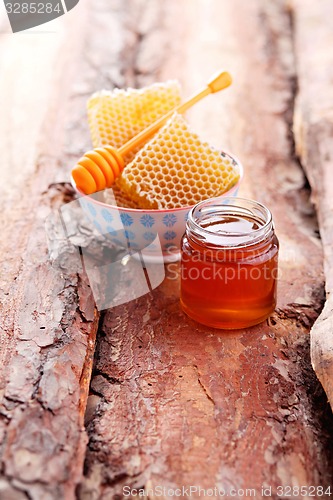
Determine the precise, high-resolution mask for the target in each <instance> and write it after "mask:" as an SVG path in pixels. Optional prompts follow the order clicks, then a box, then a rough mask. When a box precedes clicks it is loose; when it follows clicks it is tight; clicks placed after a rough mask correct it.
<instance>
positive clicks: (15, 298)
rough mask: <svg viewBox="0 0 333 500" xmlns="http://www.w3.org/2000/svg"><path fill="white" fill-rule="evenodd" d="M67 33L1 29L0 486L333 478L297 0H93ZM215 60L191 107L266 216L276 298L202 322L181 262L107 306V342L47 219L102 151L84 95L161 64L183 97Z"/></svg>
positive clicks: (66, 493) (155, 73)
mask: <svg viewBox="0 0 333 500" xmlns="http://www.w3.org/2000/svg"><path fill="white" fill-rule="evenodd" d="M308 8H309V5H308V4H307V9H308ZM306 15H307V14H306V12H305V14H304V16H306ZM305 22H306V19H303V18H301V17H299V21H298V23H299V27H298V28H297V29H298V35H297V36H299V37H300V38H299V40H303V38H301V35H300V33H301V32H300V26H303V23H305ZM304 26H305V25H304ZM54 28H55V34H50V36H51V38H50V39H48V38H46V39H44V38H42V39H41V38H40V37H42V36H44V37H45V36H47V35H35V36H36V37H39V38H35V39H33V38H32V35H30V39H29V35H21V36H25V38H24V43H25V44H26V45H25V49H24V51H22V50H21V46H22V39H21V42H20V43H19V42H17V41H16V42H15V41H11V39H10V38H8V37H6V38H2V39H1V40H0V50H1V52H0V54H1V55H0V68H1V70H3V71H5V72H6V74H7V75H8V79H7V80H5V79H4V80H1V83H0V87H1V92H0V96H1V97H0V99H1V104H2V109H3V110H4V113H3V116H5V117H6V120H7V121H6V120H5V121H1V124H0V131H1V134H0V150H1V152H2V154H3V158H4V159H5V161H4V162H3V163H2V167H1V173H2V178H3V179H4V190H3V196H2V197H1V199H0V208H1V211H0V217H1V224H2V234H1V243H2V245H1V250H0V293H1V306H0V310H1V329H0V340H1V346H2V349H1V351H0V397H1V400H0V464H1V465H0V473H1V475H0V498H1V499H2V498H4V499H5V500H12V499H13V500H21V499H27V498H29V499H33V500H41V499H42V500H49V499H50V500H51V499H52V500H53V499H58V498H61V499H62V498H64V499H65V500H71V499H73V498H80V499H85V500H94V499H96V500H97V499H98V500H99V499H101V498H103V499H105V500H108V499H111V498H117V497H116V495H121V494H122V488H123V486H124V485H129V486H131V487H142V486H147V487H154V486H156V485H162V486H183V485H184V486H186V485H190V484H194V485H198V486H201V487H214V486H217V487H220V488H225V489H226V490H228V489H229V488H230V487H235V488H255V489H256V493H257V494H256V498H261V497H262V496H261V487H262V485H267V486H268V485H272V486H273V488H276V486H277V485H279V484H280V485H297V484H299V485H309V484H313V485H319V484H321V485H324V486H327V485H329V484H330V483H332V471H331V468H330V464H331V463H332V459H333V452H332V416H331V413H330V411H329V410H330V409H329V405H328V404H327V401H326V396H325V394H324V393H323V391H322V389H321V386H320V384H319V383H318V380H317V379H316V377H315V374H314V372H313V371H312V369H311V364H310V352H309V330H310V328H311V326H312V324H313V322H314V321H315V320H316V318H317V316H318V315H319V313H320V311H321V309H322V305H323V299H324V273H323V252H322V244H321V241H320V239H319V238H318V232H317V231H318V227H317V221H316V214H315V212H314V210H313V206H312V205H311V203H310V201H309V190H308V188H307V186H306V181H305V177H304V173H303V170H302V168H301V167H302V166H301V165H300V164H299V162H298V160H297V158H296V155H295V150H294V143H293V137H292V133H291V129H292V126H293V110H294V100H295V94H296V82H297V78H298V74H297V65H296V62H297V61H296V60H295V57H294V52H293V51H294V48H295V46H294V41H295V40H294V32H293V24H292V16H291V11H290V10H289V9H288V8H287V7H286V5H285V3H284V2H283V1H282V0H277V1H275V2H266V1H264V0H253V1H251V2H246V3H245V2H242V1H241V0H235V1H234V2H228V0H212V1H210V2H206V1H205V2H203V1H200V0H180V1H178V0H172V1H170V2H167V3H166V2H163V1H162V0H154V2H153V1H149V2H147V1H144V0H126V1H125V2H124V1H123V0H94V2H92V0H86V1H85V2H80V4H79V6H78V7H76V8H75V9H73V11H71V13H69V14H68V15H67V16H65V17H63V18H60V19H59V20H57V23H56V24H55V25H54ZM304 29H307V28H305V27H304ZM305 37H306V35H304V39H305ZM13 40H14V39H13ZM29 40H30V41H29ZM40 42H43V43H44V45H40ZM300 43H301V42H300ZM302 43H303V42H302ZM45 44H46V45H45ZM29 50H30V51H35V52H34V53H35V59H34V64H35V66H33V69H32V68H31V65H29V62H28V61H27V60H26V59H27V58H28V54H29ZM297 57H298V56H297ZM219 67H224V68H225V69H228V70H230V71H231V72H232V73H233V75H234V85H233V87H232V89H229V90H228V91H225V92H223V93H221V94H220V95H218V96H214V98H210V99H207V100H206V101H205V103H204V105H202V104H200V105H198V107H197V108H196V109H195V110H193V112H191V113H189V119H190V121H191V123H192V125H193V127H194V128H195V129H196V130H197V131H198V132H199V133H201V134H202V135H203V137H204V138H207V139H209V140H210V141H212V142H213V143H214V144H215V145H216V146H217V147H220V148H224V147H225V148H229V149H230V150H232V152H234V153H235V154H236V155H238V156H239V157H240V159H241V160H242V162H243V164H244V167H245V173H246V180H245V182H244V184H243V187H242V191H241V193H240V194H241V195H243V196H251V197H253V198H257V199H259V200H260V201H262V202H264V203H266V204H267V205H268V206H269V207H270V208H271V210H272V212H273V216H274V219H275V221H276V227H277V233H278V236H279V238H280V242H281V250H280V268H281V275H280V287H279V303H278V308H277V311H276V313H275V314H274V315H273V316H272V318H270V320H269V321H268V322H266V323H263V324H262V325H260V326H258V327H256V328H252V329H248V330H244V331H240V332H220V331H217V330H212V329H209V328H205V327H201V326H200V325H198V324H196V323H194V322H192V321H190V320H189V319H188V318H187V317H186V316H185V315H184V314H183V313H182V312H181V310H180V308H179V277H178V273H179V270H178V266H177V265H176V264H170V265H169V266H168V269H167V279H166V280H165V282H164V283H163V285H162V286H161V287H159V288H158V289H156V290H154V291H153V292H152V293H151V294H149V295H148V296H145V297H141V298H140V299H138V300H136V301H133V302H131V303H129V304H126V305H124V306H119V307H117V308H114V309H112V310H110V311H107V312H106V313H105V314H103V315H102V317H101V319H100V330H99V332H98V335H97V340H96V332H97V327H98V321H99V315H98V313H97V312H96V310H95V308H94V302H93V298H92V296H91V292H90V288H89V284H88V283H87V280H86V278H85V276H84V275H82V274H80V273H78V265H79V263H80V262H79V261H78V259H77V253H76V252H75V251H74V250H73V249H72V250H73V251H72V253H69V254H68V255H67V253H65V252H63V254H62V253H61V252H62V250H63V242H62V239H61V238H62V236H61V234H60V235H59V241H57V242H56V243H55V246H54V248H53V251H54V253H55V254H56V253H57V252H59V251H60V255H59V258H58V259H56V260H55V262H54V263H53V265H51V262H50V261H49V258H48V253H47V247H46V238H45V228H44V222H45V219H46V218H47V216H48V215H49V213H50V211H51V210H52V209H53V210H54V211H55V213H56V211H57V209H58V207H59V206H60V205H61V204H63V203H64V202H68V201H70V200H71V199H72V192H71V190H70V187H69V186H68V184H66V181H68V176H69V174H68V172H69V166H70V165H71V164H72V163H73V162H74V161H75V159H77V158H78V157H79V155H80V154H81V153H83V152H84V151H85V150H86V149H87V148H88V147H89V146H90V140H89V134H88V126H87V120H86V112H85V103H86V99H87V97H88V96H89V95H90V94H91V93H92V92H93V91H95V90H98V89H101V88H113V87H114V86H119V87H125V86H137V87H140V86H142V85H145V84H147V83H151V82H153V81H157V80H163V79H166V78H179V79H180V80H181V81H182V83H183V86H184V95H188V94H190V93H191V92H193V91H195V90H196V89H197V88H198V87H200V86H201V85H202V84H203V83H204V82H205V81H206V79H207V77H209V76H210V75H211V73H212V72H214V71H215V70H216V69H217V68H219ZM17 68H20V71H18V70H17ZM22 68H23V69H22ZM305 74H306V73H305V71H303V73H302V75H303V77H304V78H305V76H304V75H305ZM189 75H191V78H189ZM303 77H302V78H303ZM14 80H15V85H14V84H12V82H13V81H14ZM19 80H20V82H19ZM304 81H305V80H304ZM8 82H10V83H8ZM36 82H37V83H36ZM19 83H22V85H20V84H19ZM300 83H301V80H300ZM300 88H301V87H300ZM303 95H304V91H303ZM304 99H305V97H304ZM20 109H26V110H27V114H26V115H24V116H23V117H22V114H20V113H19V111H20ZM300 109H303V108H300ZM15 117H20V119H18V118H15ZM9 118H10V120H9ZM8 120H9V121H8ZM30 120H31V121H32V122H33V123H32V125H31V126H30ZM302 121H303V122H304V121H305V118H304V117H302ZM319 130H320V129H319V128H318V129H317V133H318V141H319V137H320V136H319V134H320V132H319ZM21 136H22V137H23V136H24V137H23V138H22V141H21V142H20V137H21ZM325 137H326V136H325ZM18 143H19V144H20V145H21V147H18V146H17V144H18ZM303 143H304V144H305V143H306V142H305V141H303ZM311 147H313V146H311ZM305 163H306V162H304V164H305ZM4 165H7V170H6V172H5V171H4ZM305 166H306V167H307V173H308V172H309V174H308V175H309V179H310V182H311V183H313V185H314V191H315V186H316V183H315V179H314V181H313V182H312V180H311V175H310V167H309V166H307V165H305ZM321 189H322V188H321ZM325 199H327V200H328V197H327V196H326V195H325ZM318 207H319V204H318ZM323 207H324V208H325V207H326V205H325V206H324V205H323ZM321 210H322V212H321V213H324V212H323V208H322V209H321ZM321 221H322V219H321V218H319V222H320V224H321ZM49 222H50V225H51V226H52V224H53V223H52V221H49ZM323 227H324V226H321V230H322V228H323ZM55 230H56V229H55ZM329 234H330V233H329V232H327V234H326V236H324V237H325V238H329ZM88 239H89V238H88ZM328 241H329V240H328V239H326V240H325V243H326V242H328ZM96 245H97V247H98V244H96ZM100 250H101V249H100ZM324 250H325V259H326V262H328V260H327V255H328V254H327V248H326V247H325V248H324ZM101 251H102V250H101ZM66 256H67V257H66ZM96 342H97V348H96V352H95V359H94V371H93V376H92V379H91V370H92V364H93V355H94V351H95V345H96ZM319 373H320V372H319ZM325 373H327V372H325ZM90 379H91V384H90V392H89V383H90ZM323 380H324V378H323ZM324 382H325V380H324ZM83 417H85V424H86V430H85V429H84V427H83ZM84 459H85V468H84V470H83V462H84ZM271 498H277V495H276V492H275V493H274V492H273V494H272V497H271Z"/></svg>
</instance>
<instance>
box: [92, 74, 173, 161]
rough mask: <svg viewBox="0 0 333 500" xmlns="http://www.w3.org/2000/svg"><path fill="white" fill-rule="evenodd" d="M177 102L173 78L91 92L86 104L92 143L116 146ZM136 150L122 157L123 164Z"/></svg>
mask: <svg viewBox="0 0 333 500" xmlns="http://www.w3.org/2000/svg"><path fill="white" fill-rule="evenodd" d="M180 101H181V99H180V85H179V83H178V82H177V81H175V80H169V81H167V82H165V83H154V84H153V85H150V86H148V87H144V88H142V89H140V90H137V89H131V88H130V89H127V90H122V89H115V90H113V91H112V92H110V91H106V90H102V91H101V92H97V93H95V94H93V95H92V96H91V98H90V99H89V101H88V103H87V108H88V121H89V127H90V133H91V137H92V143H93V146H94V147H95V148H96V147H100V146H103V145H107V144H109V145H111V146H113V147H115V148H117V149H118V148H119V147H120V146H122V145H123V144H125V143H126V142H127V141H129V140H130V139H131V138H132V137H134V136H135V135H136V134H138V133H139V132H140V131H141V130H143V129H144V128H146V127H147V126H148V125H150V124H151V123H153V122H154V121H156V120H157V119H158V118H159V117H160V116H163V115H165V114H166V113H167V112H168V111H170V110H171V109H173V108H174V107H176V106H178V105H179V104H180ZM140 147H142V146H140ZM140 147H139V148H137V150H136V151H138V150H139V149H140ZM136 151H134V152H131V153H130V154H129V155H127V156H126V157H125V158H124V160H125V164H126V163H128V162H129V161H130V160H132V159H133V157H134V155H135V153H136Z"/></svg>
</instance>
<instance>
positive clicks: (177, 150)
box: [119, 113, 239, 209]
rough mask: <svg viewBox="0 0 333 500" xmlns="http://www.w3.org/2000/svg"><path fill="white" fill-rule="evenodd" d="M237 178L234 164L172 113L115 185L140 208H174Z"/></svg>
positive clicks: (224, 187) (226, 186)
mask: <svg viewBox="0 0 333 500" xmlns="http://www.w3.org/2000/svg"><path fill="white" fill-rule="evenodd" d="M238 178H239V171H238V168H237V165H236V164H234V163H232V160H231V159H230V158H229V157H228V156H226V155H221V153H220V152H219V151H217V150H215V149H213V148H211V147H210V146H209V144H207V143H204V142H201V141H200V139H199V137H198V136H197V135H196V134H195V133H193V132H191V131H190V129H189V128H188V125H187V123H186V122H185V120H184V118H183V117H182V116H181V115H179V114H177V113H175V114H174V115H173V116H172V118H170V120H169V121H168V122H167V123H166V124H165V125H164V127H162V128H161V129H160V131H159V132H158V133H157V134H156V135H155V136H154V137H153V139H151V140H150V141H149V142H147V144H146V145H145V146H144V147H143V148H142V149H141V150H140V151H139V153H138V154H137V155H136V157H135V158H134V160H133V161H132V162H131V163H129V164H128V165H127V167H125V169H124V171H123V173H122V175H121V176H120V177H119V186H120V188H121V190H122V191H123V192H125V193H126V194H127V195H128V196H129V197H130V198H131V199H132V200H133V201H135V202H137V203H138V205H139V207H140V208H146V209H153V208H158V209H163V208H178V207H183V206H189V205H194V204H195V203H198V202H199V201H201V200H204V199H207V198H211V197H214V196H219V195H221V194H223V193H224V192H225V191H227V190H228V189H230V188H231V187H232V186H233V185H234V184H235V183H236V182H237V180H238Z"/></svg>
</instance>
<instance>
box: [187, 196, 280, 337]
mask: <svg viewBox="0 0 333 500" xmlns="http://www.w3.org/2000/svg"><path fill="white" fill-rule="evenodd" d="M278 250H279V243H278V239H277V237H276V235H275V232H274V226H273V221H272V215H271V213H270V211H269V210H268V209H267V208H266V207H265V206H264V205H262V204H261V203H258V202H256V201H253V200H246V199H243V198H215V199H210V200H206V201H202V202H200V203H198V204H197V205H195V207H193V209H192V210H191V211H190V213H189V216H188V220H187V223H186V232H185V234H184V236H183V239H182V258H181V296H180V297H181V298H180V300H181V306H182V309H183V310H184V311H185V313H186V314H188V316H190V317H191V318H192V319H194V320H196V321H198V322H199V323H203V324H205V325H208V326H211V327H214V328H224V329H236V328H246V327H249V326H252V325H255V324H257V323H260V322H261V321H263V320H265V319H266V318H267V317H268V316H269V315H270V314H271V313H272V312H273V311H274V309H275V305H276V287H277V269H278Z"/></svg>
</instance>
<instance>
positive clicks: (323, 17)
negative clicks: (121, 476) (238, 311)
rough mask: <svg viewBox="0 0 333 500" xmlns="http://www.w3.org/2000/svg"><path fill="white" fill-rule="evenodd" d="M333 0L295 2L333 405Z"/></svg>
mask: <svg viewBox="0 0 333 500" xmlns="http://www.w3.org/2000/svg"><path fill="white" fill-rule="evenodd" d="M332 15H333V8H332V4H331V2H329V1H325V0H321V1H319V2H316V3H312V2H310V1H305V2H299V1H297V0H295V1H294V2H293V18H294V25H295V55H296V60H297V67H298V95H297V106H296V111H295V134H296V146H297V153H298V154H299V156H300V160H301V162H302V165H303V166H304V168H305V170H306V173H307V176H308V179H309V182H310V185H311V190H312V201H313V203H314V204H315V206H316V209H317V212H318V220H319V229H320V235H321V238H322V242H323V248H324V257H325V260H324V269H325V280H326V299H327V300H326V303H325V306H324V308H323V311H322V313H321V315H320V317H319V318H318V320H317V321H316V323H315V325H314V326H313V328H312V330H311V359H312V363H313V366H314V369H315V371H316V373H317V375H318V378H319V380H320V381H321V383H322V384H323V387H324V389H325V391H326V394H327V396H328V398H329V400H330V403H331V405H332V404H333V338H332V329H333V295H332V292H333V216H332V213H333V173H332V172H333V169H332V162H333V145H332V135H333V110H332V99H333V89H332V77H331V70H330V68H331V67H332V64H333V55H332V51H331V49H330V47H331V46H332V42H333V35H332V29H331V26H330V24H329V23H328V22H327V19H330V18H332Z"/></svg>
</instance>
